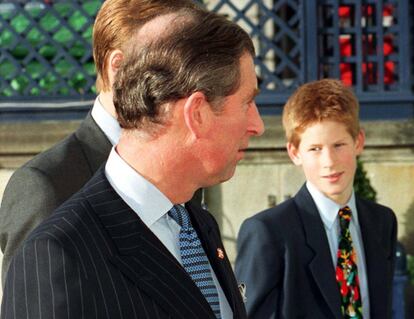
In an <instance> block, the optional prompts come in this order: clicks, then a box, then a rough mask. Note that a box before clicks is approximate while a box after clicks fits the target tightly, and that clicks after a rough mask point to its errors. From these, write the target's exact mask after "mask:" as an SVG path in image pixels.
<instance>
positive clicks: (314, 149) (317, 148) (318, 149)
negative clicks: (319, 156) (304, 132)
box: [309, 146, 322, 152]
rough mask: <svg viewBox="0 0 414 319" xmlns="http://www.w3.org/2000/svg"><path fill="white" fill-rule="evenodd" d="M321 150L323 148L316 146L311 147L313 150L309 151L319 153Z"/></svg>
mask: <svg viewBox="0 0 414 319" xmlns="http://www.w3.org/2000/svg"><path fill="white" fill-rule="evenodd" d="M321 149H322V148H321V147H318V146H315V147H311V148H310V149H309V151H311V152H318V151H320V150H321Z"/></svg>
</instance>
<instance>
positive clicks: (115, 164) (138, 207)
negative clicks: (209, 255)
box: [105, 147, 233, 319]
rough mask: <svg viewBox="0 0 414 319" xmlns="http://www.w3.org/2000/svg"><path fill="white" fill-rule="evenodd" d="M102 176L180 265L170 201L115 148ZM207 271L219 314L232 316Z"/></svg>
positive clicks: (212, 272) (225, 300)
mask: <svg viewBox="0 0 414 319" xmlns="http://www.w3.org/2000/svg"><path fill="white" fill-rule="evenodd" d="M105 175H106V177H107V178H108V181H109V183H110V184H111V185H112V187H113V188H114V189H115V191H116V192H117V194H118V195H119V196H120V197H121V198H122V199H123V200H124V201H125V202H126V203H127V205H128V206H129V207H131V208H132V210H133V211H134V212H135V213H136V214H137V215H138V216H139V218H141V220H142V221H143V222H144V224H145V225H146V226H147V227H148V228H149V229H150V230H151V231H152V232H153V233H154V234H155V236H157V237H158V239H159V240H160V241H161V242H162V243H163V244H164V246H165V247H166V248H167V249H168V250H169V251H170V253H171V254H172V255H173V256H174V257H175V258H176V259H177V261H178V262H179V263H180V264H181V265H182V261H181V255H180V246H179V239H178V238H179V233H180V229H181V227H180V226H179V225H178V224H177V223H176V222H175V221H174V219H173V218H171V217H170V216H169V215H168V211H169V210H170V209H171V208H172V207H173V204H172V203H171V201H170V200H169V199H168V198H167V197H166V196H165V195H164V194H163V193H161V191H160V190H158V188H156V187H155V186H154V185H153V184H151V183H150V182H149V181H147V180H146V179H145V178H144V177H142V176H141V175H140V174H139V173H138V172H137V171H135V170H134V169H133V168H132V167H130V166H129V165H128V164H127V163H126V162H125V161H124V160H123V159H122V158H121V157H120V156H119V155H118V153H117V152H116V150H115V147H113V148H112V150H111V153H110V154H109V158H108V161H107V163H106V166H105ZM210 270H211V274H212V277H213V281H214V283H215V285H216V287H217V292H218V295H219V300H220V312H221V317H222V318H223V319H230V318H233V312H232V310H231V308H230V305H229V303H228V301H227V298H226V296H225V294H224V292H223V290H222V288H221V286H220V283H219V281H218V280H217V277H216V275H215V273H214V271H213V269H212V268H211V265H210Z"/></svg>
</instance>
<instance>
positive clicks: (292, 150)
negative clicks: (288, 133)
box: [286, 142, 302, 166]
mask: <svg viewBox="0 0 414 319" xmlns="http://www.w3.org/2000/svg"><path fill="white" fill-rule="evenodd" d="M286 149H287V152H288V154H289V157H290V159H291V160H292V162H293V164H295V165H297V166H299V165H302V160H301V158H300V154H299V150H298V149H297V147H296V146H294V145H293V144H292V143H290V142H288V143H286Z"/></svg>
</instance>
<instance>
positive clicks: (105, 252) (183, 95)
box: [1, 9, 264, 319]
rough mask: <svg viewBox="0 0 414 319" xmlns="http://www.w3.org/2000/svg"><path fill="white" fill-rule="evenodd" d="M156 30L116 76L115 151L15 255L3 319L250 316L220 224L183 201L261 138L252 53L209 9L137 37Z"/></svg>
mask: <svg viewBox="0 0 414 319" xmlns="http://www.w3.org/2000/svg"><path fill="white" fill-rule="evenodd" d="M167 28H168V31H167ZM160 30H161V34H163V35H162V37H161V38H160V39H157V40H154V41H152V42H150V43H149V44H147V45H145V46H143V47H141V48H139V50H136V51H134V50H133V49H132V52H131V54H130V55H128V56H127V57H126V58H125V59H124V61H123V63H122V65H121V67H120V69H119V70H118V71H117V75H116V80H115V85H114V105H115V107H116V110H117V114H118V121H119V123H120V125H121V127H122V129H123V130H122V133H121V137H120V140H119V143H118V145H117V146H116V147H114V148H113V149H112V151H111V153H110V155H109V158H108V160H107V162H106V164H105V165H104V166H102V167H101V168H100V169H99V170H98V171H97V173H96V174H95V175H94V177H92V179H91V180H90V181H89V182H88V183H87V184H86V185H85V186H84V187H83V188H82V189H81V190H80V191H79V192H77V193H76V194H75V195H74V196H72V197H71V198H70V199H69V200H68V201H66V202H65V203H64V204H63V205H62V206H60V207H59V208H58V209H57V210H56V211H55V212H54V213H53V214H52V216H51V217H50V218H48V219H47V220H45V221H44V222H43V223H42V224H41V225H40V226H39V227H37V228H36V229H35V230H34V232H33V233H31V235H30V236H29V238H28V239H27V240H26V241H25V243H24V244H23V246H22V247H21V248H20V249H19V251H18V252H17V254H16V255H15V257H14V258H13V261H12V263H11V266H10V268H9V272H8V274H7V279H6V284H5V291H4V297H3V302H2V309H1V318H4V319H9V318H19V319H20V318H59V319H60V318H76V319H78V318H108V319H109V318H111V319H116V318H128V319H129V318H148V319H150V318H151V319H152V318H211V319H213V318H223V319H228V318H245V317H246V313H245V309H244V305H243V301H242V298H241V295H240V293H239V291H238V288H237V284H236V280H235V278H234V274H233V272H232V269H231V266H230V263H229V261H228V259H227V257H226V254H225V251H224V248H223V245H222V242H221V238H220V234H219V229H218V226H217V224H216V222H215V220H214V218H213V217H212V216H211V215H210V214H209V213H208V212H207V211H205V210H203V209H202V208H201V207H199V206H198V205H194V204H190V203H186V202H188V201H189V200H190V198H191V197H192V196H193V194H194V192H195V191H196V190H197V189H199V188H201V187H207V186H211V185H214V184H217V183H220V182H222V181H225V180H228V179H229V178H231V177H232V175H233V174H234V170H235V166H236V164H237V162H238V161H239V160H240V159H242V158H243V156H244V152H245V150H246V148H247V147H248V142H249V139H250V137H252V136H257V135H260V134H262V133H263V130H264V127H263V122H262V120H261V118H260V116H259V114H258V110H257V107H256V105H255V103H254V97H255V95H256V94H257V79H256V75H255V71H254V64H253V55H254V48H253V44H252V42H251V40H250V38H249V36H248V35H247V33H246V32H244V31H243V30H242V29H241V28H240V27H238V26H237V25H235V24H234V23H232V22H229V21H227V20H226V19H225V18H224V17H222V16H219V15H216V14H214V13H207V12H204V11H201V10H188V9H183V10H181V11H180V12H179V13H178V14H177V15H167V16H162V17H160V18H156V19H154V20H151V21H150V22H149V23H147V24H146V25H145V26H144V27H143V28H142V29H141V30H140V31H139V32H145V34H150V33H151V32H160ZM182 203H186V204H185V207H186V209H187V210H188V212H189V215H190V219H191V223H192V225H193V227H194V229H195V231H196V233H197V236H198V238H199V240H200V242H201V244H202V249H203V250H204V252H205V254H206V255H207V257H208V263H209V266H210V269H211V274H212V277H213V281H214V284H215V286H216V288H217V291H218V297H219V302H220V313H219V315H215V314H214V313H213V311H212V309H211V307H210V305H209V303H208V302H207V300H206V298H205V297H204V296H203V294H202V293H201V291H200V290H199V288H198V287H197V286H196V285H195V282H194V281H193V280H192V279H191V277H190V276H189V275H188V273H187V272H186V270H185V269H184V267H183V265H182V260H181V258H180V254H179V248H178V233H179V231H180V226H179V225H178V224H177V223H175V221H174V220H173V219H172V218H170V217H169V214H168V211H170V210H171V209H172V207H173V205H177V204H182Z"/></svg>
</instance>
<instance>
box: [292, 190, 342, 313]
mask: <svg viewBox="0 0 414 319" xmlns="http://www.w3.org/2000/svg"><path fill="white" fill-rule="evenodd" d="M294 200H295V203H296V204H297V206H298V208H299V209H298V211H299V215H300V217H301V219H302V223H303V224H302V226H303V228H304V231H305V237H306V241H307V244H308V246H309V247H310V248H311V249H312V250H313V252H314V253H315V255H314V258H313V259H312V261H311V262H310V264H309V268H310V271H311V274H312V275H313V277H314V280H315V282H316V283H317V285H318V287H319V289H320V292H321V294H322V296H323V297H324V299H325V301H326V303H327V304H328V306H329V309H330V310H331V312H332V314H333V318H337V319H340V318H342V315H341V300H340V296H339V289H338V285H337V283H336V280H335V271H334V268H333V267H330V266H331V265H332V257H331V254H330V249H329V243H328V239H327V237H326V233H325V229H324V227H323V222H322V220H321V217H320V215H319V212H318V209H317V208H316V205H315V203H314V202H313V199H312V196H311V195H310V193H309V192H308V190H307V189H306V186H303V187H302V188H301V189H300V191H299V192H298V194H296V196H295V199H294Z"/></svg>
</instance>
